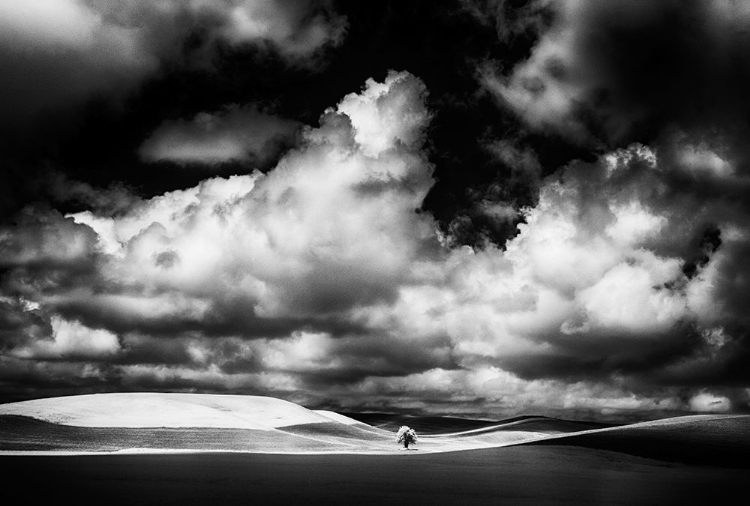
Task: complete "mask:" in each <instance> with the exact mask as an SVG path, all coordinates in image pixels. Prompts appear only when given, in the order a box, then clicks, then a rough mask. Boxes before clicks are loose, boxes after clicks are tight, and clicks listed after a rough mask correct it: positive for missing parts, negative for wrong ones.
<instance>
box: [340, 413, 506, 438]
mask: <svg viewBox="0 0 750 506" xmlns="http://www.w3.org/2000/svg"><path fill="white" fill-rule="evenodd" d="M340 414H342V415H344V416H348V417H349V418H353V419H354V420H357V421H358V422H362V423H366V424H367V425H371V426H372V427H377V428H378V429H383V430H388V431H391V432H396V431H398V429H399V427H401V426H402V425H408V426H409V427H411V428H412V429H414V430H416V431H417V433H424V434H447V433H450V432H461V431H465V430H473V429H482V428H484V427H490V426H492V425H496V424H498V423H502V422H494V421H487V420H472V419H468V418H453V417H443V416H409V415H400V414H396V413H347V412H340Z"/></svg>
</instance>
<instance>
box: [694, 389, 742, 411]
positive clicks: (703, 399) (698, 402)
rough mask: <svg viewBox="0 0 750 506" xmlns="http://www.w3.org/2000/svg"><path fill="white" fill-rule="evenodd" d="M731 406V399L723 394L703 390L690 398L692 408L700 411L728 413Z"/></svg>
mask: <svg viewBox="0 0 750 506" xmlns="http://www.w3.org/2000/svg"><path fill="white" fill-rule="evenodd" d="M731 408H732V403H731V401H730V400H729V399H728V398H727V397H724V396H723V395H714V394H712V393H710V392H701V393H699V394H696V395H694V396H693V397H691V398H690V410H691V411H697V412H699V413H726V412H727V411H729V410H730V409H731Z"/></svg>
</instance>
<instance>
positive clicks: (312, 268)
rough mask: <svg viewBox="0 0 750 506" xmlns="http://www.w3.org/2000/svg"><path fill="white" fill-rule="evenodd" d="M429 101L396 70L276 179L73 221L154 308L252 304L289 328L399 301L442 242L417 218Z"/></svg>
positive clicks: (309, 140)
mask: <svg viewBox="0 0 750 506" xmlns="http://www.w3.org/2000/svg"><path fill="white" fill-rule="evenodd" d="M371 88H372V89H371ZM373 90H374V91H373ZM423 93H424V87H423V85H422V84H421V82H420V81H418V80H417V79H415V78H413V77H412V76H409V75H408V74H395V73H392V74H390V75H389V77H388V78H387V80H386V81H385V83H383V84H377V83H370V84H368V87H367V88H366V90H365V91H364V92H363V95H362V97H355V96H349V97H346V98H345V99H344V100H343V101H342V104H341V106H340V107H339V109H338V110H336V111H333V110H332V111H329V112H328V113H326V115H324V117H323V119H322V125H321V128H320V129H317V130H308V131H307V132H306V133H305V134H304V135H303V143H302V146H301V147H300V148H298V149H296V150H293V151H291V152H290V153H288V154H287V155H286V156H285V157H284V158H283V159H282V160H281V162H280V163H279V166H278V167H277V168H276V169H275V170H274V171H272V172H270V173H269V174H267V175H263V174H260V173H254V174H251V175H247V176H234V177H231V178H228V179H223V178H214V179H208V180H206V181H204V182H202V183H201V184H200V185H198V186H197V187H195V188H191V189H187V190H182V191H175V192H171V193H167V194H165V195H163V196H159V197H155V198H153V199H151V200H148V201H143V202H141V203H140V204H136V205H134V206H133V208H132V210H131V211H130V212H128V213H126V214H124V215H122V216H118V217H114V218H112V217H102V216H96V215H94V214H93V213H91V212H85V213H79V214H76V215H73V218H74V219H75V220H76V221H77V222H78V223H81V224H86V225H88V226H90V227H91V228H92V229H93V230H94V231H95V232H96V233H97V235H98V237H99V239H98V241H99V242H98V244H99V252H100V253H103V254H106V256H105V257H104V258H103V264H102V269H101V274H102V276H104V277H106V278H107V279H111V280H113V281H115V282H116V283H117V284H118V285H120V284H123V283H124V284H125V285H126V286H127V285H131V286H134V287H138V290H139V291H140V292H143V291H146V292H148V293H154V294H155V296H156V297H157V298H167V297H172V298H173V296H170V295H169V294H170V293H173V292H179V293H180V294H181V297H187V298H191V297H193V298H197V299H199V300H206V301H213V302H216V303H218V302H220V301H222V300H225V299H227V298H228V299H241V300H244V301H245V303H246V304H249V305H250V306H251V310H253V309H254V310H255V311H256V313H257V314H258V315H262V316H266V317H288V316H304V315H306V314H313V315H320V314H324V313H327V312H334V313H335V312H338V311H341V310H343V309H346V308H349V307H352V306H355V305H357V304H361V303H366V302H368V301H372V300H378V299H381V298H383V297H389V296H390V294H391V293H392V291H393V287H394V286H395V285H396V284H397V283H398V280H399V279H402V278H403V277H404V276H408V271H409V267H410V265H411V262H412V261H413V260H414V259H415V257H416V255H417V253H418V251H419V250H420V249H421V248H423V247H425V246H426V245H427V244H429V242H430V240H433V241H434V239H433V238H432V233H433V231H432V229H433V224H432V221H431V220H430V219H429V218H425V217H420V216H419V215H417V214H416V213H415V212H414V209H415V208H417V207H418V206H419V205H420V203H421V201H422V199H423V198H424V195H425V194H426V192H427V190H428V189H429V187H430V185H431V184H432V178H431V172H432V167H431V166H430V165H429V164H428V163H427V161H426V159H425V157H424V155H423V154H422V153H421V151H420V147H421V145H420V143H419V139H420V138H421V137H420V134H419V131H421V129H422V128H424V126H425V125H426V122H427V119H428V114H427V112H426V110H425V108H424V104H423V102H422V98H421V96H422V94H423ZM355 102H356V107H354V108H352V103H355ZM353 110H354V112H352V111H353ZM399 111H401V112H402V113H403V114H400V113H399ZM349 114H351V115H352V116H353V117H350V116H349ZM383 118H387V119H388V125H389V128H390V129H391V130H390V131H389V133H387V134H382V135H381V136H379V137H378V140H377V141H376V142H373V141H372V140H371V139H370V138H365V139H363V140H362V141H361V142H359V141H357V140H356V139H357V135H356V133H353V132H352V126H351V125H352V123H353V124H354V125H355V132H357V130H356V125H358V124H369V123H372V122H379V121H383ZM352 137H354V139H355V140H354V141H353V140H352ZM434 245H435V246H436V245H437V241H434ZM100 300H106V299H105V298H102V297H100ZM109 300H114V299H109ZM150 304H152V303H149V305H150ZM117 306H118V304H113V307H112V310H113V311H115V312H116V307H117ZM122 307H123V308H125V307H128V308H132V307H135V306H133V305H132V304H127V305H123V306H122ZM156 307H159V306H158V305H157V306H156ZM123 310H124V309H123Z"/></svg>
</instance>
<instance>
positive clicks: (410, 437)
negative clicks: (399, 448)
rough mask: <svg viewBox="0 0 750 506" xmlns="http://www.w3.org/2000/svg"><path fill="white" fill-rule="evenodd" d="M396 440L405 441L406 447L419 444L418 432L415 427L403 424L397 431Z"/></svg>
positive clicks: (398, 441)
mask: <svg viewBox="0 0 750 506" xmlns="http://www.w3.org/2000/svg"><path fill="white" fill-rule="evenodd" d="M396 442H397V443H403V445H404V449H408V448H409V445H410V444H417V433H416V432H415V431H414V429H412V428H409V427H407V426H406V425H402V426H401V428H400V429H398V432H397V433H396Z"/></svg>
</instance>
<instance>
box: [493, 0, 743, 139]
mask: <svg viewBox="0 0 750 506" xmlns="http://www.w3.org/2000/svg"><path fill="white" fill-rule="evenodd" d="M550 6H551V7H552V9H553V11H554V21H553V22H552V24H551V26H550V27H549V28H548V29H546V30H544V31H543V32H542V35H541V37H540V39H539V42H538V43H537V45H536V46H535V47H534V49H533V51H532V52H531V55H530V56H529V57H528V59H526V60H525V61H522V62H520V63H519V64H517V65H516V66H515V67H514V68H513V70H512V71H511V72H507V71H503V72H498V71H496V70H495V69H494V68H493V67H492V65H488V66H487V67H486V68H485V69H484V76H483V83H484V85H485V86H486V88H487V89H488V90H490V91H492V92H493V93H495V94H496V96H497V98H498V99H500V101H501V102H502V103H503V104H504V105H505V106H506V107H507V108H509V109H510V110H512V111H514V112H516V113H517V114H518V115H519V116H520V117H521V118H523V119H524V120H525V121H526V123H527V124H528V125H530V126H531V127H533V128H536V129H540V130H548V131H553V132H555V133H557V134H561V135H564V136H566V137H568V138H570V139H572V140H575V141H577V142H581V143H586V144H591V143H597V142H604V143H606V144H608V145H611V143H612V142H619V143H622V142H623V141H625V142H630V141H632V140H633V139H643V138H644V134H645V135H650V134H653V132H654V130H656V132H657V133H658V131H659V130H660V129H661V128H663V127H664V126H668V125H670V124H676V125H679V126H681V127H682V128H687V129H689V128H691V127H701V128H705V127H706V125H712V126H719V127H725V126H728V125H729V123H730V122H735V123H736V122H741V121H742V118H743V115H744V114H745V113H746V110H747V108H748V105H750V103H748V100H747V95H746V94H745V92H744V90H745V89H746V88H747V85H748V80H747V76H748V72H747V71H748V67H747V63H746V61H747V60H746V58H744V56H743V55H744V54H746V53H747V50H748V46H749V45H750V37H748V31H747V29H746V28H747V24H748V22H750V10H748V9H747V6H745V5H744V4H743V3H742V2H733V1H729V0H728V1H718V2H688V3H687V4H683V3H679V2H672V1H668V0H667V1H658V2H644V3H639V4H637V5H634V4H633V3H632V2H627V1H623V0H606V1H602V2H584V1H579V0H558V1H554V2H551V3H550Z"/></svg>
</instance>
